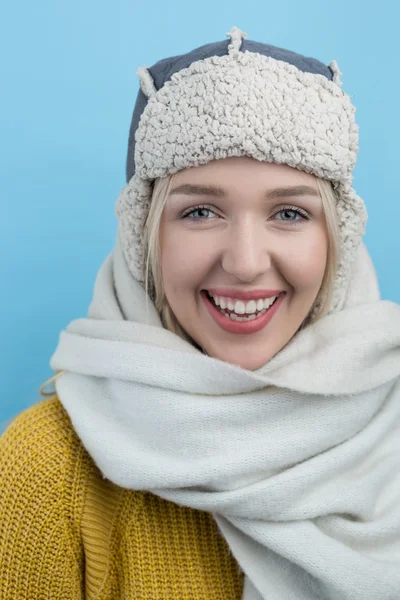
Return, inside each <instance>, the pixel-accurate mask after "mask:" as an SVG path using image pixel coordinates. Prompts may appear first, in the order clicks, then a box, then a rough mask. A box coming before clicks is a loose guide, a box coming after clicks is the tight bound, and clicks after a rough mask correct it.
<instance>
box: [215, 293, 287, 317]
mask: <svg viewBox="0 0 400 600" xmlns="http://www.w3.org/2000/svg"><path fill="white" fill-rule="evenodd" d="M210 296H211V297H212V298H213V300H214V302H215V304H216V305H217V306H219V307H220V308H221V309H222V310H224V309H225V308H227V309H228V310H233V311H234V312H235V313H236V314H237V315H244V314H247V315H252V314H254V313H255V312H257V311H258V312H260V311H263V310H266V309H268V308H269V307H270V306H271V305H272V304H273V303H274V301H275V300H276V298H277V297H278V296H273V297H272V298H264V299H263V298H260V299H259V300H249V301H248V302H247V303H245V302H242V301H241V300H236V301H235V300H233V298H223V297H222V296H216V295H214V294H210Z"/></svg>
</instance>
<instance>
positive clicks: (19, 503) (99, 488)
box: [0, 396, 243, 600]
mask: <svg viewBox="0 0 400 600" xmlns="http://www.w3.org/2000/svg"><path fill="white" fill-rule="evenodd" d="M242 589H243V574H242V572H241V570H240V569H239V566H238V563H237V562H236V560H235V559H234V557H233V556H232V554H231V553H230V550H229V547H228V545H227V543H226V542H225V540H224V538H223V537H222V535H221V534H220V533H219V530H218V528H217V525H216V523H215V521H214V519H213V517H212V516H211V515H210V514H208V513H205V512H201V511H197V510H193V509H190V508H186V507H183V506H179V505H177V504H174V503H172V502H168V501H166V500H163V499H161V498H159V497H157V496H155V495H154V494H151V493H149V492H138V491H132V490H126V489H124V488H120V487H118V486H116V485H114V484H113V483H111V482H110V481H108V480H106V479H103V477H102V474H101V472H100V471H99V469H98V468H97V466H96V465H95V463H94V462H93V460H92V459H91V457H90V456H89V454H88V453H87V451H86V450H85V448H84V447H83V445H82V443H81V441H80V439H79V438H78V437H77V435H76V432H75V430H74V429H73V426H72V424H71V421H70V419H69V416H68V414H67V413H66V411H65V409H64V407H63V406H62V404H61V403H60V401H59V399H58V398H57V396H54V397H52V398H49V399H46V400H43V401H42V402H40V403H38V404H35V405H34V406H32V407H30V408H28V409H27V410H25V411H24V412H22V413H21V414H19V415H18V417H17V418H16V420H15V421H14V422H13V423H12V424H11V425H10V427H9V428H8V429H7V430H6V432H5V433H4V434H3V435H2V436H1V437H0V600H42V599H43V600H44V599H49V600H50V599H51V600H61V599H62V600H78V599H79V600H81V599H83V598H85V599H87V600H119V599H123V600H134V599H141V600H153V599H154V600H180V599H182V600H185V599H186V598H187V599H189V598H190V599H193V600H200V599H204V600H206V599H207V600H208V599H213V600H214V599H215V600H217V599H218V600H240V598H241V596H242Z"/></svg>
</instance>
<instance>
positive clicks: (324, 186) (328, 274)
mask: <svg viewBox="0 0 400 600" xmlns="http://www.w3.org/2000/svg"><path fill="white" fill-rule="evenodd" d="M173 180H174V175H168V176H167V177H163V178H159V179H156V180H155V182H154V187H153V194H152V199H151V204H150V210H149V213H148V215H147V219H146V223H145V227H144V247H145V251H147V259H146V269H145V290H146V298H149V280H150V281H151V285H152V295H153V296H154V305H155V308H156V310H157V312H158V314H159V315H160V318H161V321H162V323H163V325H164V327H165V328H166V329H168V330H169V331H172V332H173V333H175V334H176V335H178V336H179V337H181V338H182V339H184V340H186V341H187V342H189V343H191V344H193V345H194V346H195V347H197V348H198V349H199V350H202V349H201V348H200V347H199V345H198V344H197V342H196V341H195V340H193V339H192V338H191V337H190V336H189V335H188V334H187V333H186V331H185V330H184V329H183V328H182V327H181V326H180V324H179V322H178V320H177V318H176V317H175V314H174V313H173V312H172V309H171V307H170V305H169V303H168V300H167V298H166V296H165V291H164V285H163V279H162V273H161V260H160V258H161V255H160V243H159V232H160V223H161V216H162V213H163V210H164V206H165V204H166V202H167V199H168V195H169V191H170V189H171V186H172V183H173ZM316 182H317V187H318V191H319V193H320V197H321V201H322V207H323V211H324V215H325V221H326V228H327V233H328V252H327V264H326V268H325V273H324V277H323V279H322V283H321V287H320V290H319V294H318V295H317V298H318V299H319V305H320V306H319V309H318V311H317V314H316V315H315V316H314V317H313V318H311V312H312V310H313V308H314V305H315V303H314V304H313V306H312V307H311V309H310V311H309V313H308V315H307V317H306V318H305V319H304V321H303V322H302V324H301V325H300V327H299V329H298V331H300V330H301V329H304V327H306V326H307V325H309V324H310V323H315V322H316V321H318V320H319V319H322V317H323V316H324V315H326V313H327V312H328V310H329V306H330V303H331V299H332V294H333V283H334V281H335V277H336V272H337V268H338V262H339V247H340V236H339V223H338V218H337V213H336V208H335V207H336V201H337V200H336V195H335V192H334V189H333V187H332V184H331V182H330V181H327V180H325V179H320V178H318V177H316ZM65 372H66V371H57V372H56V374H55V375H53V377H51V378H50V379H48V380H47V381H46V382H45V383H44V384H43V385H42V386H41V388H40V394H41V395H42V396H44V397H49V396H54V395H55V392H45V391H44V390H45V388H46V387H47V386H48V385H49V384H50V383H53V382H54V381H55V380H56V379H57V378H58V377H59V376H60V375H62V374H63V373H65Z"/></svg>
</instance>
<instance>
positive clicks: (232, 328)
mask: <svg viewBox="0 0 400 600" xmlns="http://www.w3.org/2000/svg"><path fill="white" fill-rule="evenodd" d="M217 295H218V294H217ZM221 295H222V294H221ZM285 295H286V294H282V296H281V297H280V298H278V299H277V300H276V301H275V302H274V304H273V305H272V306H271V307H270V308H269V309H268V310H267V312H265V313H264V314H263V315H262V316H261V317H258V318H256V319H252V320H251V321H242V322H240V321H232V319H230V318H228V317H225V315H223V314H222V313H221V312H220V311H219V310H218V308H216V307H215V306H214V304H213V303H212V302H211V300H210V299H209V297H208V296H207V292H205V291H204V290H203V291H201V292H200V296H201V297H202V298H203V301H204V304H205V305H206V307H207V310H208V311H209V313H210V315H211V316H212V318H213V319H214V321H215V322H216V323H217V324H218V325H219V326H220V327H222V329H224V330H225V331H228V332H229V333H243V334H248V333H255V332H256V331H260V329H262V328H263V327H265V326H266V325H267V323H269V321H270V320H271V319H272V317H273V316H274V314H275V313H276V311H277V310H278V308H279V306H280V305H281V303H282V301H283V299H284V297H285ZM264 297H265V296H264Z"/></svg>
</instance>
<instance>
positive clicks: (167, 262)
mask: <svg viewBox="0 0 400 600" xmlns="http://www.w3.org/2000/svg"><path fill="white" fill-rule="evenodd" d="M160 250H161V269H162V272H163V278H164V283H165V288H166V291H167V290H168V289H169V290H170V291H173V290H177V289H183V288H193V287H197V286H199V285H200V284H201V282H202V281H203V279H204V277H205V276H206V274H207V270H208V268H209V266H210V264H212V256H211V252H210V248H209V247H208V246H207V245H205V244H204V242H202V241H201V240H200V239H199V241H198V243H197V240H195V239H193V236H191V237H190V239H188V238H187V237H186V236H184V235H173V234H171V235H166V236H164V238H163V239H162V242H161V244H160Z"/></svg>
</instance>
